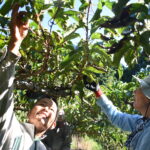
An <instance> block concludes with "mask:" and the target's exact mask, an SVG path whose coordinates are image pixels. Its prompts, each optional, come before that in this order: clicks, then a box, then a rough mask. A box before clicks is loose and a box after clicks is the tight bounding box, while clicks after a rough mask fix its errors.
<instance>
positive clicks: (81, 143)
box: [71, 136, 102, 150]
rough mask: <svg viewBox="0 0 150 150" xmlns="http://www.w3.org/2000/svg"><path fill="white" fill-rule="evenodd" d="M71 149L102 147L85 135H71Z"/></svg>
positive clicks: (98, 149)
mask: <svg viewBox="0 0 150 150" xmlns="http://www.w3.org/2000/svg"><path fill="white" fill-rule="evenodd" d="M71 150H102V148H101V145H99V144H98V143H97V142H96V141H94V140H93V139H90V138H89V137H87V136H85V137H78V136H73V137H72V146H71Z"/></svg>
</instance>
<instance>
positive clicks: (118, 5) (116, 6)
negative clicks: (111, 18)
mask: <svg viewBox="0 0 150 150" xmlns="http://www.w3.org/2000/svg"><path fill="white" fill-rule="evenodd" d="M128 2H129V0H118V3H116V4H115V3H114V5H113V12H114V13H115V15H116V16H118V14H120V13H121V12H122V9H123V7H124V6H125V5H126V4H127V3H128Z"/></svg>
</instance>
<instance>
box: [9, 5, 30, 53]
mask: <svg viewBox="0 0 150 150" xmlns="http://www.w3.org/2000/svg"><path fill="white" fill-rule="evenodd" d="M18 10H19V5H18V4H15V5H14V6H13V9H12V15H11V25H10V42H9V45H8V49H9V50H10V51H11V52H13V53H15V54H16V55H20V53H19V47H20V45H21V42H22V41H23V39H24V38H25V37H26V36H27V34H28V29H29V20H28V19H26V18H27V12H25V11H20V12H18Z"/></svg>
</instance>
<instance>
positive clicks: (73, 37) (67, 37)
mask: <svg viewBox="0 0 150 150" xmlns="http://www.w3.org/2000/svg"><path fill="white" fill-rule="evenodd" d="M77 37H80V34H78V33H71V34H69V35H67V36H66V37H64V39H63V41H68V40H69V41H70V40H72V39H75V38H77Z"/></svg>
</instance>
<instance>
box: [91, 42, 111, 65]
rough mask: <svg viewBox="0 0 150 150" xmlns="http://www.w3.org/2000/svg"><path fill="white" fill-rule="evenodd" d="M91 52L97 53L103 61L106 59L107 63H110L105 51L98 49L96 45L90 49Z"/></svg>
mask: <svg viewBox="0 0 150 150" xmlns="http://www.w3.org/2000/svg"><path fill="white" fill-rule="evenodd" d="M92 52H94V53H98V54H100V56H101V57H103V58H104V59H106V60H107V61H108V62H110V63H111V62H112V61H111V57H110V55H108V54H107V53H106V51H105V50H103V49H102V48H100V47H99V46H98V45H97V44H95V45H94V46H93V47H92Z"/></svg>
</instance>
